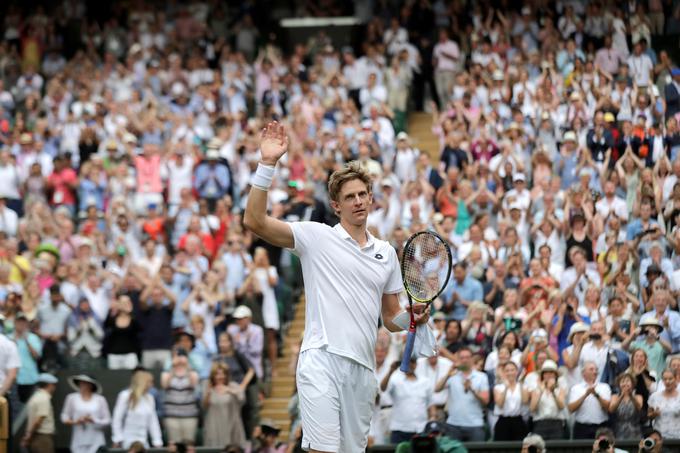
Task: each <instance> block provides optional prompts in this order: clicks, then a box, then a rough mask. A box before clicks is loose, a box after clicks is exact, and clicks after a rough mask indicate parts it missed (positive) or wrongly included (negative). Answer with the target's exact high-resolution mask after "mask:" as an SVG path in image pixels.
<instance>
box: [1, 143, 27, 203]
mask: <svg viewBox="0 0 680 453" xmlns="http://www.w3.org/2000/svg"><path fill="white" fill-rule="evenodd" d="M20 188H21V181H20V179H19V171H18V169H17V167H16V165H14V162H12V158H11V155H10V153H9V151H0V198H5V199H6V203H7V206H8V207H9V208H10V209H14V210H15V211H17V212H21V210H20V209H21V205H22V201H21V193H20V192H19V189H20Z"/></svg>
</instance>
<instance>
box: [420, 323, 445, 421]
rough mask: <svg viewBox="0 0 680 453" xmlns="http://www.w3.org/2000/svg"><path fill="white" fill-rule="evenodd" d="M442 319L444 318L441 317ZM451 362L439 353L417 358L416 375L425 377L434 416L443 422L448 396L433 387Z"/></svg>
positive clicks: (443, 391)
mask: <svg viewBox="0 0 680 453" xmlns="http://www.w3.org/2000/svg"><path fill="white" fill-rule="evenodd" d="M442 319H445V318H443V317H442ZM451 365H453V362H451V360H449V359H447V358H446V357H443V356H441V355H436V356H432V357H421V358H420V359H418V365H417V366H416V375H417V376H418V378H420V379H426V380H428V381H429V383H430V387H431V389H432V405H433V406H434V411H435V413H434V418H435V419H436V420H437V421H440V422H443V421H444V420H445V415H446V414H445V412H444V406H446V399H447V397H448V395H447V392H446V390H440V391H439V392H435V391H434V388H435V386H436V385H437V382H439V380H440V379H441V378H443V377H444V376H446V374H447V373H448V372H449V370H450V369H451Z"/></svg>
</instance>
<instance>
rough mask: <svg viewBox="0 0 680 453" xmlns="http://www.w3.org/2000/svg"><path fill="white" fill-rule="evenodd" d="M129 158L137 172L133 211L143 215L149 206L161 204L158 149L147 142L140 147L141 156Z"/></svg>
mask: <svg viewBox="0 0 680 453" xmlns="http://www.w3.org/2000/svg"><path fill="white" fill-rule="evenodd" d="M131 157H132V159H133V161H134V163H135V170H136V171H137V193H136V196H135V210H136V211H137V213H138V214H143V213H145V212H146V210H147V208H148V206H149V205H150V204H152V203H154V204H156V205H159V204H161V203H163V182H162V180H161V154H160V148H159V147H158V145H157V144H156V143H153V142H151V141H149V142H147V143H145V144H144V146H143V147H142V154H141V155H139V156H131Z"/></svg>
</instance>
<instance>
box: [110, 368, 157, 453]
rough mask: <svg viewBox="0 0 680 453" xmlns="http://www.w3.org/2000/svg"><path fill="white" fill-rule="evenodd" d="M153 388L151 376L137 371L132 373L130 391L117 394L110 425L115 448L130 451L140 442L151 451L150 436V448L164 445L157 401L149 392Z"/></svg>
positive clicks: (142, 371)
mask: <svg viewBox="0 0 680 453" xmlns="http://www.w3.org/2000/svg"><path fill="white" fill-rule="evenodd" d="M152 386H153V376H152V375H151V373H149V372H148V371H144V370H138V371H135V372H134V373H133V374H132V378H131V380H130V388H128V389H125V390H123V391H121V392H120V393H119V394H118V397H117V398H116V405H115V407H114V409H113V419H112V424H111V440H112V442H113V446H114V448H130V446H131V445H132V444H133V443H135V442H141V443H142V444H143V445H144V447H145V448H149V436H151V445H153V446H154V447H162V446H163V437H162V434H161V425H160V423H159V422H158V415H156V402H155V400H154V398H153V396H152V395H151V394H150V393H149V390H150V389H151V387H152Z"/></svg>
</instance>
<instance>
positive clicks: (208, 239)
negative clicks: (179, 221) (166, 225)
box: [178, 216, 215, 254]
mask: <svg viewBox="0 0 680 453" xmlns="http://www.w3.org/2000/svg"><path fill="white" fill-rule="evenodd" d="M189 236H196V237H198V238H199V239H200V240H201V243H202V244H203V253H205V254H211V253H212V250H214V249H215V241H214V240H213V237H212V235H211V234H210V233H209V232H206V231H202V230H201V219H200V217H198V216H193V217H192V218H191V220H190V221H189V228H187V232H186V234H184V236H182V237H181V238H179V244H178V247H179V248H180V249H184V248H185V247H186V243H187V238H189Z"/></svg>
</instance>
